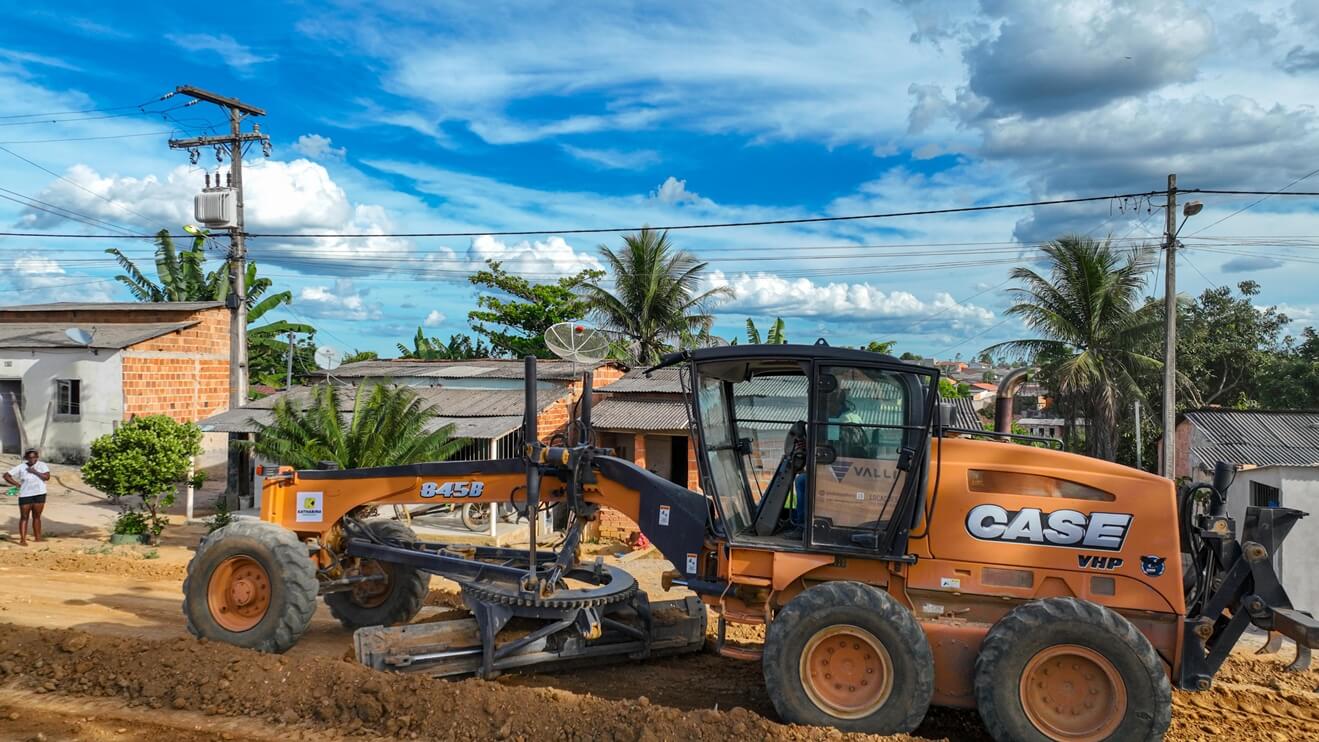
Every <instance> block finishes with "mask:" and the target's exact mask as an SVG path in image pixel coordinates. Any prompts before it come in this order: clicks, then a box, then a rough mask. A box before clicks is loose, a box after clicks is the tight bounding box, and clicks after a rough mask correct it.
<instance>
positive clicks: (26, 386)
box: [0, 348, 124, 463]
mask: <svg viewBox="0 0 1319 742" xmlns="http://www.w3.org/2000/svg"><path fill="white" fill-rule="evenodd" d="M123 378H124V373H123V362H122V358H121V356H120V353H119V351H116V350H90V349H81V348H78V349H75V348H67V349H65V348H59V349H50V350H11V349H0V379H18V380H20V381H22V383H23V421H24V428H25V432H26V434H27V444H28V445H30V446H38V445H41V439H42V432H43V430H44V432H45V439H46V440H45V444H44V450H43V452H42V457H43V458H44V459H46V460H48V461H54V462H64V463H80V462H81V461H82V460H84V459H85V458H86V457H87V455H88V452H89V448H90V445H91V442H92V441H93V440H95V439H96V438H98V437H100V436H102V435H105V434H106V433H111V432H114V429H115V427H116V426H117V425H118V424H119V422H120V421H121V420H123V418H124V392H123ZM57 379H78V380H80V381H81V382H82V395H81V396H82V411H81V414H80V415H78V416H77V417H76V418H73V417H62V416H59V415H57V414H55V381H56V380H57Z"/></svg>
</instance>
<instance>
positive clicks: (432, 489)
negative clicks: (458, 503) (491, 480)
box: [418, 482, 485, 498]
mask: <svg viewBox="0 0 1319 742" xmlns="http://www.w3.org/2000/svg"><path fill="white" fill-rule="evenodd" d="M484 492H485V482H443V483H439V482H423V483H422V485H421V492H419V493H418V494H420V495H421V496H422V497H426V498H430V497H435V496H437V495H438V496H439V497H480V496H481V494H482V493H484Z"/></svg>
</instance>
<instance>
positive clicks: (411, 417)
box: [254, 384, 466, 469]
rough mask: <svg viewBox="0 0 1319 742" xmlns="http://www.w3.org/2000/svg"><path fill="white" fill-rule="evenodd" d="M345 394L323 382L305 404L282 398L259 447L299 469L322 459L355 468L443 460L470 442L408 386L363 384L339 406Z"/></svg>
mask: <svg viewBox="0 0 1319 742" xmlns="http://www.w3.org/2000/svg"><path fill="white" fill-rule="evenodd" d="M341 393H342V392H341V390H340V388H339V387H337V386H334V385H331V384H325V385H321V386H318V387H315V388H314V389H313V390H312V396H311V400H310V404H308V405H307V406H306V407H301V406H299V404H298V403H297V402H296V401H293V400H290V399H289V398H288V397H285V398H282V399H280V400H279V401H278V402H276V403H275V407H274V410H273V414H274V421H273V422H272V423H271V424H269V425H258V433H257V436H256V443H255V445H254V448H255V450H256V452H257V453H259V454H261V455H262V456H263V457H265V458H267V459H269V460H271V461H276V462H279V463H280V464H282V465H286V466H293V467H297V468H300V469H309V468H312V467H315V466H317V465H319V464H320V463H321V462H324V461H332V462H334V463H335V464H337V465H338V466H339V468H341V469H352V468H358V467H368V466H393V465H396V464H416V463H420V462H424V461H443V460H444V459H447V458H449V457H450V456H452V455H454V454H455V453H457V452H458V450H459V449H461V448H462V447H463V445H464V444H465V443H466V441H464V440H462V439H458V438H454V437H452V436H453V425H445V426H443V427H438V428H436V427H434V425H433V420H434V418H435V416H436V415H437V414H438V413H437V412H436V410H435V409H434V408H432V407H427V406H426V404H425V400H423V399H422V398H421V397H419V396H418V395H417V393H416V392H415V391H413V390H412V389H410V388H408V387H404V386H393V385H387V384H366V385H363V386H361V387H359V388H358V389H357V394H356V397H355V398H354V399H353V404H352V409H351V410H349V411H344V410H341V409H339V408H340V402H341Z"/></svg>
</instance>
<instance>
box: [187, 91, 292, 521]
mask: <svg viewBox="0 0 1319 742" xmlns="http://www.w3.org/2000/svg"><path fill="white" fill-rule="evenodd" d="M174 90H175V92H177V93H179V94H182V95H186V96H189V97H191V98H194V99H196V100H203V101H206V102H208V103H214V104H215V105H217V106H219V107H221V108H223V109H225V111H226V112H227V113H228V114H229V134H228V135H227V136H202V137H193V138H191V139H171V140H169V146H170V149H186V150H190V151H191V152H192V154H193V161H194V162H196V158H197V150H199V149H200V148H202V147H215V148H216V153H217V155H219V154H221V153H225V152H227V153H228V155H229V178H230V181H229V185H230V187H232V188H233V189H234V199H235V207H236V208H235V212H236V213H235V219H234V223H233V226H231V227H229V258H228V261H229V281H230V288H229V299H228V302H227V303H228V305H229V311H230V315H229V409H231V410H232V409H238V408H239V407H242V406H244V405H245V404H246V403H247V286H246V277H247V248H246V245H245V244H244V237H245V234H244V232H243V228H244V220H243V146H244V145H245V144H247V143H248V142H261V148H262V151H263V152H264V153H265V154H266V155H267V156H268V155H269V154H270V137H268V136H266V135H265V134H262V133H261V127H260V125H254V126H253V127H252V131H251V132H246V133H245V132H243V129H242V124H243V119H244V118H246V117H247V116H264V115H266V112H265V111H264V110H263V109H260V108H257V107H256V106H252V105H248V104H247V103H244V102H242V101H240V100H238V99H237V98H229V97H227V96H223V95H219V94H217V93H212V92H210V91H208V90H202V89H201V88H195V87H192V86H191V85H180V86H178V87H177V88H175V89H174ZM217 179H218V175H217ZM217 185H218V184H217ZM237 435H238V436H239V437H244V435H245V434H237ZM232 437H234V436H233V435H231V438H232ZM230 451H231V452H233V453H231V454H230V457H229V489H230V492H231V493H234V494H238V495H240V496H241V495H245V494H247V492H248V489H249V487H248V485H249V484H250V481H251V480H250V478H249V477H247V476H245V475H242V472H246V471H247V469H248V463H249V460H250V457H249V455H248V452H247V449H246V448H245V447H242V446H231V447H230Z"/></svg>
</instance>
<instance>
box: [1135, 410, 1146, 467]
mask: <svg viewBox="0 0 1319 742" xmlns="http://www.w3.org/2000/svg"><path fill="white" fill-rule="evenodd" d="M1140 422H1141V421H1140V400H1139V399H1138V400H1136V468H1137V469H1144V468H1145V465H1144V464H1143V463H1141V462H1142V461H1144V460H1145V447H1144V446H1142V445H1141V443H1142V442H1141V430H1140V427H1141V425H1140Z"/></svg>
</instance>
